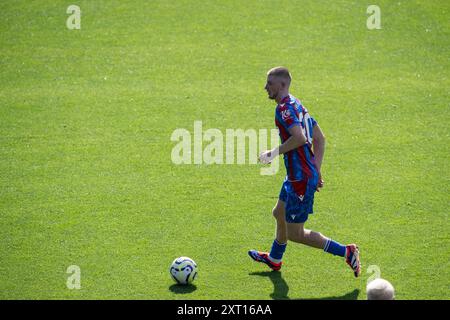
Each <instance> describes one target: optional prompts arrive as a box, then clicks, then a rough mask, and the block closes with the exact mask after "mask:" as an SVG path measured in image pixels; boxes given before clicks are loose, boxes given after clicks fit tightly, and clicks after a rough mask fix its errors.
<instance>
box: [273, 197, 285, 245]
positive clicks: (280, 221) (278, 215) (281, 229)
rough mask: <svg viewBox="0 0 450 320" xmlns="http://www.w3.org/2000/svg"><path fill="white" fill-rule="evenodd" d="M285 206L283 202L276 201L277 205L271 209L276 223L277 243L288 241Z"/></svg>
mask: <svg viewBox="0 0 450 320" xmlns="http://www.w3.org/2000/svg"><path fill="white" fill-rule="evenodd" d="M285 206H286V204H285V202H284V201H282V200H280V199H278V201H277V204H276V205H275V207H274V208H273V209H272V215H273V217H274V218H275V220H276V221H277V227H276V239H277V241H278V242H279V243H286V242H287V240H288V236H287V232H288V230H287V223H286V212H285Z"/></svg>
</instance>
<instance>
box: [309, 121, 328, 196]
mask: <svg viewBox="0 0 450 320" xmlns="http://www.w3.org/2000/svg"><path fill="white" fill-rule="evenodd" d="M312 145H313V151H314V158H315V160H316V167H317V171H319V182H318V184H317V191H319V188H322V187H323V184H324V181H323V179H322V173H321V171H320V170H321V168H322V161H323V155H324V153H325V135H324V134H323V132H322V130H321V129H320V127H319V125H318V124H316V125H315V126H314V127H313V141H312Z"/></svg>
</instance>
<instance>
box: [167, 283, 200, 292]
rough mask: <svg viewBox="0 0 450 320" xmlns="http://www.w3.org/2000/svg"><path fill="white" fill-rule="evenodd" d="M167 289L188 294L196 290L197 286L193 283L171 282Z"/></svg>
mask: <svg viewBox="0 0 450 320" xmlns="http://www.w3.org/2000/svg"><path fill="white" fill-rule="evenodd" d="M169 290H170V291H172V292H173V293H176V294H188V293H192V292H194V291H195V290H197V286H196V285H195V284H188V285H182V284H173V285H171V286H170V287H169Z"/></svg>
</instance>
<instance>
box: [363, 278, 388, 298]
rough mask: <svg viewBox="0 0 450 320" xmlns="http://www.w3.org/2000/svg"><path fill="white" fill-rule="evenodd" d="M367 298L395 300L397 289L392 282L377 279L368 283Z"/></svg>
mask: <svg viewBox="0 0 450 320" xmlns="http://www.w3.org/2000/svg"><path fill="white" fill-rule="evenodd" d="M366 293H367V300H394V298H395V291H394V287H393V286H392V284H391V283H390V282H389V281H387V280H384V279H375V280H373V281H371V282H369V283H368V284H367V288H366Z"/></svg>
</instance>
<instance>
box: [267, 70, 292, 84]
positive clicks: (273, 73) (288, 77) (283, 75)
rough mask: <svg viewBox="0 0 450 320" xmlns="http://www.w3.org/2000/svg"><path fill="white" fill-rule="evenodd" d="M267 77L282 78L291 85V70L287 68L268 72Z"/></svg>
mask: <svg viewBox="0 0 450 320" xmlns="http://www.w3.org/2000/svg"><path fill="white" fill-rule="evenodd" d="M267 76H274V77H280V78H282V79H285V80H287V81H288V83H291V79H292V77H291V73H290V72H289V70H288V69H287V68H285V67H275V68H272V69H270V70H269V71H267Z"/></svg>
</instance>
